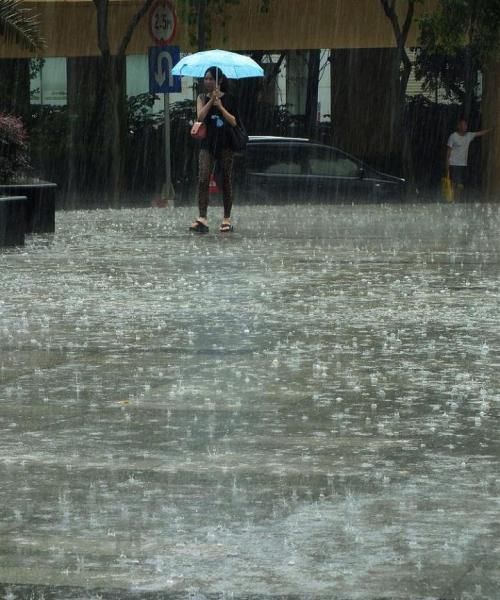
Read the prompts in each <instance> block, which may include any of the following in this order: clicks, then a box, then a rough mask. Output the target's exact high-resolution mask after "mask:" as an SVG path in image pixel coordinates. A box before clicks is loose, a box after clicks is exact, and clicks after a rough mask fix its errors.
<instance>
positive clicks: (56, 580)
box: [0, 205, 500, 600]
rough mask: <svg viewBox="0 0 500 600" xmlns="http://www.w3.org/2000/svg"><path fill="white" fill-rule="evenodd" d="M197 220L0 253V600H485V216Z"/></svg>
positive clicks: (215, 215) (493, 471)
mask: <svg viewBox="0 0 500 600" xmlns="http://www.w3.org/2000/svg"><path fill="white" fill-rule="evenodd" d="M220 212H221V211H220V209H219V208H217V209H215V208H214V209H212V211H211V212H210V213H209V216H210V218H211V223H210V225H211V232H210V233H209V234H207V235H206V236H200V235H198V236H197V235H196V234H190V233H188V231H187V227H188V225H189V224H190V222H191V220H192V218H193V217H194V216H195V212H194V210H193V208H192V207H188V208H185V207H183V208H176V209H166V210H153V209H130V210H121V211H120V210H100V211H90V212H83V211H82V212H58V213H57V215H56V233H55V236H54V237H53V238H51V237H35V238H33V239H31V240H29V241H28V242H27V245H26V246H25V247H24V248H22V249H17V250H4V251H2V252H1V253H0V290H1V291H0V333H1V336H0V352H1V354H0V481H1V486H0V597H2V598H9V600H15V599H17V598H28V597H30V598H32V599H33V600H36V599H40V600H41V598H42V597H44V598H46V599H47V598H52V597H54V598H58V599H59V598H61V599H62V598H69V597H71V598H73V597H74V598H88V599H90V598H97V597H101V598H107V597H113V598H114V597H116V598H129V597H130V598H148V597H150V596H151V597H153V596H154V597H155V598H160V597H161V598H170V597H172V598H174V597H175V598H177V597H178V598H185V599H186V600H187V599H188V598H192V599H193V600H194V599H198V600H201V599H202V595H205V596H206V597H208V598H218V599H223V598H224V599H227V600H229V599H234V600H238V599H240V598H271V597H272V596H273V597H276V596H279V597H286V596H289V597H290V598H308V599H311V600H312V599H313V598H325V599H327V598H328V599H333V598H338V599H341V598H342V599H349V600H351V599H353V600H354V599H356V600H358V599H359V600H362V599H363V600H372V599H375V598H377V599H381V598H384V599H385V598H387V599H389V598H391V599H396V598H398V599H399V598H404V599H416V598H421V599H424V598H425V599H433V600H434V599H435V600H437V599H452V598H454V599H455V598H460V599H463V600H468V599H478V600H479V599H483V600H484V599H492V600H493V599H497V598H498V590H499V589H500V570H499V564H500V519H499V514H500V441H499V440H500V435H499V434H500V425H499V423H500V421H499V417H500V315H499V302H498V297H499V286H500V284H499V276H500V237H499V235H498V232H499V231H500V209H499V208H498V207H497V206H494V205H475V206H472V205H420V206H411V205H406V206H402V205H395V206H326V205H321V206H291V207H288V208H287V207H276V206H275V207H268V208H265V207H259V208H254V207H249V206H246V207H238V206H236V208H235V220H234V223H235V233H234V234H229V235H228V234H226V235H225V236H224V235H221V234H219V233H218V224H219V217H220ZM31 585H32V586H34V587H28V586H31ZM65 586H68V587H67V588H66V587H65ZM28 589H29V590H30V591H29V594H31V596H30V595H28V592H27V590H28ZM65 590H66V591H65ZM68 590H70V591H68ZM160 592H161V594H160ZM2 594H3V595H2ZM51 594H52V595H51ZM156 594H159V595H156Z"/></svg>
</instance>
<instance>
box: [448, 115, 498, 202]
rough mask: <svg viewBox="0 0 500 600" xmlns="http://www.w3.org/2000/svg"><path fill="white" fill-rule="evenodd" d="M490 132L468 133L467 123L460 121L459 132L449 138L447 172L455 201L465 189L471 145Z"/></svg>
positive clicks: (486, 130) (487, 130)
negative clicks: (476, 139) (473, 141)
mask: <svg viewBox="0 0 500 600" xmlns="http://www.w3.org/2000/svg"><path fill="white" fill-rule="evenodd" d="M489 131H490V130H489V129H482V130H481V131H468V124H467V121H466V120H465V119H460V120H459V122H458V127H457V130H456V131H455V132H454V133H452V134H451V135H450V137H449V138H448V152H447V154H446V171H447V173H448V177H449V178H450V179H451V183H452V186H453V193H454V197H455V199H459V198H460V196H461V195H462V192H463V189H464V187H465V183H466V177H467V163H468V157H469V146H470V143H471V142H472V140H474V139H475V138H477V137H481V136H482V135H485V134H486V133H488V132H489Z"/></svg>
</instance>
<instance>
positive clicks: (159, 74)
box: [155, 50, 174, 87]
mask: <svg viewBox="0 0 500 600" xmlns="http://www.w3.org/2000/svg"><path fill="white" fill-rule="evenodd" d="M164 60H166V61H167V71H166V72H165V71H164V70H163V61H164ZM172 67H173V64H172V56H171V54H170V53H169V52H167V51H166V50H163V51H162V52H160V53H159V54H158V57H157V59H156V72H155V80H156V83H157V84H158V85H159V86H160V87H161V86H162V85H163V84H164V83H165V80H166V79H167V77H168V85H169V87H172V86H173V85H174V76H173V75H172Z"/></svg>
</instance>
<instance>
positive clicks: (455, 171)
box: [450, 165, 467, 186]
mask: <svg viewBox="0 0 500 600" xmlns="http://www.w3.org/2000/svg"><path fill="white" fill-rule="evenodd" d="M450 179H451V181H452V183H453V185H463V186H465V184H466V182H467V167H456V166H454V165H450Z"/></svg>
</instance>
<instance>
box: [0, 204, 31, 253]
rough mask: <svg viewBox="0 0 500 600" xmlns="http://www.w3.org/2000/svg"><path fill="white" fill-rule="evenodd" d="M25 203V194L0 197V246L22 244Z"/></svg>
mask: <svg viewBox="0 0 500 600" xmlns="http://www.w3.org/2000/svg"><path fill="white" fill-rule="evenodd" d="M27 203H28V201H27V199H26V196H10V197H0V248H1V247H5V246H23V245H24V234H25V231H26V206H27Z"/></svg>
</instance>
